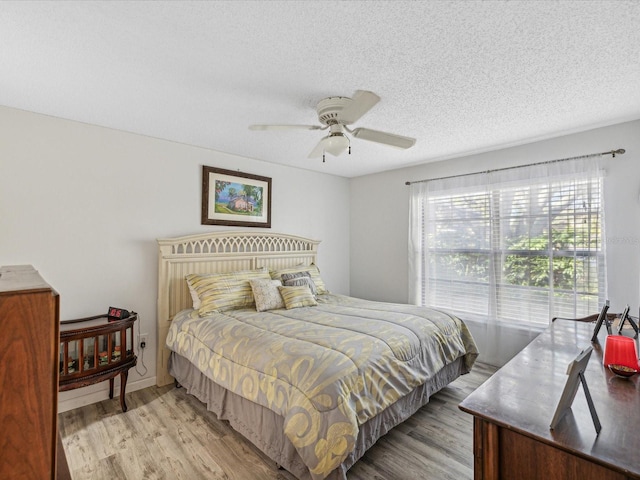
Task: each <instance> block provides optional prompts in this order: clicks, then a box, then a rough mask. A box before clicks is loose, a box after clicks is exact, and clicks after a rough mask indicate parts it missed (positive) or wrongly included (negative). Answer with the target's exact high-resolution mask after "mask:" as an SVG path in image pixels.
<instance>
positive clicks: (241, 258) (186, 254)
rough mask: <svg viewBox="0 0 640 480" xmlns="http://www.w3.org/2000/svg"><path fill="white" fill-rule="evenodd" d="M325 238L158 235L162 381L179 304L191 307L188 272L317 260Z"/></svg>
mask: <svg viewBox="0 0 640 480" xmlns="http://www.w3.org/2000/svg"><path fill="white" fill-rule="evenodd" d="M319 243H320V241H318V240H311V239H308V238H303V237H297V236H294V235H285V234H278V233H268V232H267V233H265V232H246V231H243V232H211V233H204V234H198V235H189V236H186V237H179V238H169V239H160V240H158V245H159V256H158V262H159V263H158V344H157V349H158V358H157V365H156V379H157V382H156V383H157V384H158V386H162V385H166V384H168V383H171V382H172V381H173V377H171V376H170V375H169V371H168V360H169V353H170V350H169V349H168V348H167V347H166V339H167V333H168V331H169V325H170V324H171V320H172V319H173V317H174V315H175V314H176V313H178V312H179V311H180V310H184V309H185V308H191V307H192V300H191V295H190V294H189V288H188V287H187V282H186V280H185V276H186V275H188V274H190V273H225V272H232V271H236V270H249V269H255V268H260V267H267V268H269V269H272V270H276V269H280V268H286V267H292V266H295V265H300V264H304V265H308V264H311V263H317V254H318V244H319Z"/></svg>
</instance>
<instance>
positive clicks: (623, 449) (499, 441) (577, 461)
mask: <svg viewBox="0 0 640 480" xmlns="http://www.w3.org/2000/svg"><path fill="white" fill-rule="evenodd" d="M593 329H594V324H593V323H584V322H574V321H568V320H556V321H554V322H553V324H552V325H551V326H550V327H549V328H548V329H547V330H545V331H544V332H543V333H542V334H540V336H538V337H537V338H536V339H535V340H534V341H533V342H531V343H530V344H529V345H528V346H527V347H526V348H525V349H524V350H522V352H520V353H519V354H518V355H517V356H516V357H514V358H513V359H512V360H511V361H510V362H509V363H507V364H506V365H505V366H504V367H502V368H501V369H500V370H498V371H497V372H496V373H495V375H493V376H492V377H491V378H490V379H489V380H487V381H486V382H485V383H484V384H483V385H481V386H480V387H479V388H478V389H477V390H476V391H475V392H473V393H472V394H471V395H469V396H468V397H467V398H466V399H465V400H464V401H463V402H462V403H461V404H460V409H461V410H463V411H465V412H467V413H470V414H472V415H473V416H474V446H473V449H474V478H475V480H499V479H505V480H511V479H518V480H538V479H540V480H543V479H544V480H629V479H640V392H639V391H638V389H639V387H640V379H639V378H638V375H635V376H633V377H632V378H631V379H623V378H619V377H616V376H615V375H614V374H613V373H611V372H610V371H609V369H607V368H605V367H604V366H603V362H602V358H603V357H602V355H603V346H604V340H605V338H606V329H605V328H602V329H601V330H600V334H599V336H598V339H599V343H594V344H592V343H591V342H590V339H591V336H592V334H593ZM589 345H591V346H593V352H592V354H591V358H590V360H589V364H588V366H587V369H586V371H585V378H586V381H587V384H588V386H589V391H590V392H591V396H592V397H593V403H594V404H595V408H596V411H597V413H598V416H599V418H600V422H601V423H602V431H601V432H600V435H596V431H595V428H594V426H593V422H592V419H591V415H590V413H589V408H588V405H587V401H586V398H585V395H584V391H583V389H582V387H579V389H578V392H577V394H576V397H575V399H574V401H573V405H572V407H571V410H570V411H569V412H568V413H567V414H566V415H565V417H564V418H563V419H562V420H561V421H560V423H559V424H558V426H557V427H556V428H555V429H554V430H550V429H549V424H550V423H551V419H552V418H553V414H554V412H555V409H556V406H557V404H558V401H559V399H560V396H561V395H562V391H563V388H564V385H565V382H566V380H567V375H566V371H567V366H568V365H569V363H570V362H571V361H572V360H573V359H574V358H575V357H576V356H577V355H578V354H579V353H580V352H581V351H582V350H583V349H584V348H585V347H588V346H589Z"/></svg>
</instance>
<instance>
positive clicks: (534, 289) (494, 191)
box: [409, 155, 606, 365]
mask: <svg viewBox="0 0 640 480" xmlns="http://www.w3.org/2000/svg"><path fill="white" fill-rule="evenodd" d="M601 163H602V156H600V155H593V156H589V157H587V158H580V159H576V160H565V161H558V162H553V163H545V164H539V165H531V166H526V167H517V168H510V169H503V170H495V171H491V172H487V173H480V174H472V175H463V176H457V177H450V178H444V179H438V180H431V181H425V182H416V183H413V184H412V185H411V187H410V189H411V195H410V198H411V205H410V222H409V225H410V226H409V229H410V231H409V275H410V278H409V288H410V292H409V294H410V296H409V301H410V302H411V303H414V304H416V305H427V306H430V307H433V308H440V309H443V310H447V311H450V312H452V313H454V314H457V315H458V316H459V317H460V318H462V319H463V320H465V321H467V322H468V324H469V327H470V329H471V331H472V332H473V334H474V337H475V338H476V341H477V343H478V345H479V348H480V352H481V356H482V359H483V361H485V362H487V363H492V364H494V365H502V364H504V363H505V362H506V361H507V360H508V359H510V358H511V357H512V356H513V355H514V354H516V353H517V352H518V351H519V350H521V349H522V347H524V345H526V344H527V343H528V342H529V341H530V340H531V339H533V338H534V337H535V335H537V334H538V333H539V332H540V331H541V330H542V329H543V328H545V327H546V326H547V325H548V324H549V321H550V319H551V318H553V317H569V318H574V317H580V316H585V315H588V314H591V313H597V312H598V311H599V310H600V307H601V305H602V303H604V300H605V299H606V266H605V252H604V242H603V239H604V213H603V212H604V208H603V207H604V206H603V192H602V181H603V170H602V166H601Z"/></svg>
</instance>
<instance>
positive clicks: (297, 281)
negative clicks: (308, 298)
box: [282, 272, 318, 297]
mask: <svg viewBox="0 0 640 480" xmlns="http://www.w3.org/2000/svg"><path fill="white" fill-rule="evenodd" d="M282 284H283V285H284V286H285V287H299V286H301V285H307V286H308V287H309V288H310V289H311V293H313V296H314V297H315V296H316V295H317V294H318V290H317V288H316V284H315V283H313V280H311V274H310V273H309V272H298V273H283V274H282Z"/></svg>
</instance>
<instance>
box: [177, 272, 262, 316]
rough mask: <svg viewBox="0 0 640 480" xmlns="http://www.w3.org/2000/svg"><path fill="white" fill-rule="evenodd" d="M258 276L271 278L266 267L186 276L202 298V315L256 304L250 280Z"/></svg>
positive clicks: (200, 311) (199, 313) (200, 309)
mask: <svg viewBox="0 0 640 480" xmlns="http://www.w3.org/2000/svg"><path fill="white" fill-rule="evenodd" d="M257 278H264V279H269V278H270V277H269V273H268V272H267V270H266V269H264V268H260V269H257V270H242V271H237V272H230V273H212V274H205V275H198V274H190V275H187V276H186V279H187V283H188V284H189V286H190V287H191V288H193V289H194V290H195V291H196V293H197V294H198V298H199V299H200V308H199V309H198V315H200V316H201V317H204V316H205V315H208V314H209V313H213V312H225V311H227V310H235V309H238V308H249V307H253V306H255V301H254V299H253V291H252V290H251V284H250V283H249V281H250V280H252V279H257Z"/></svg>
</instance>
